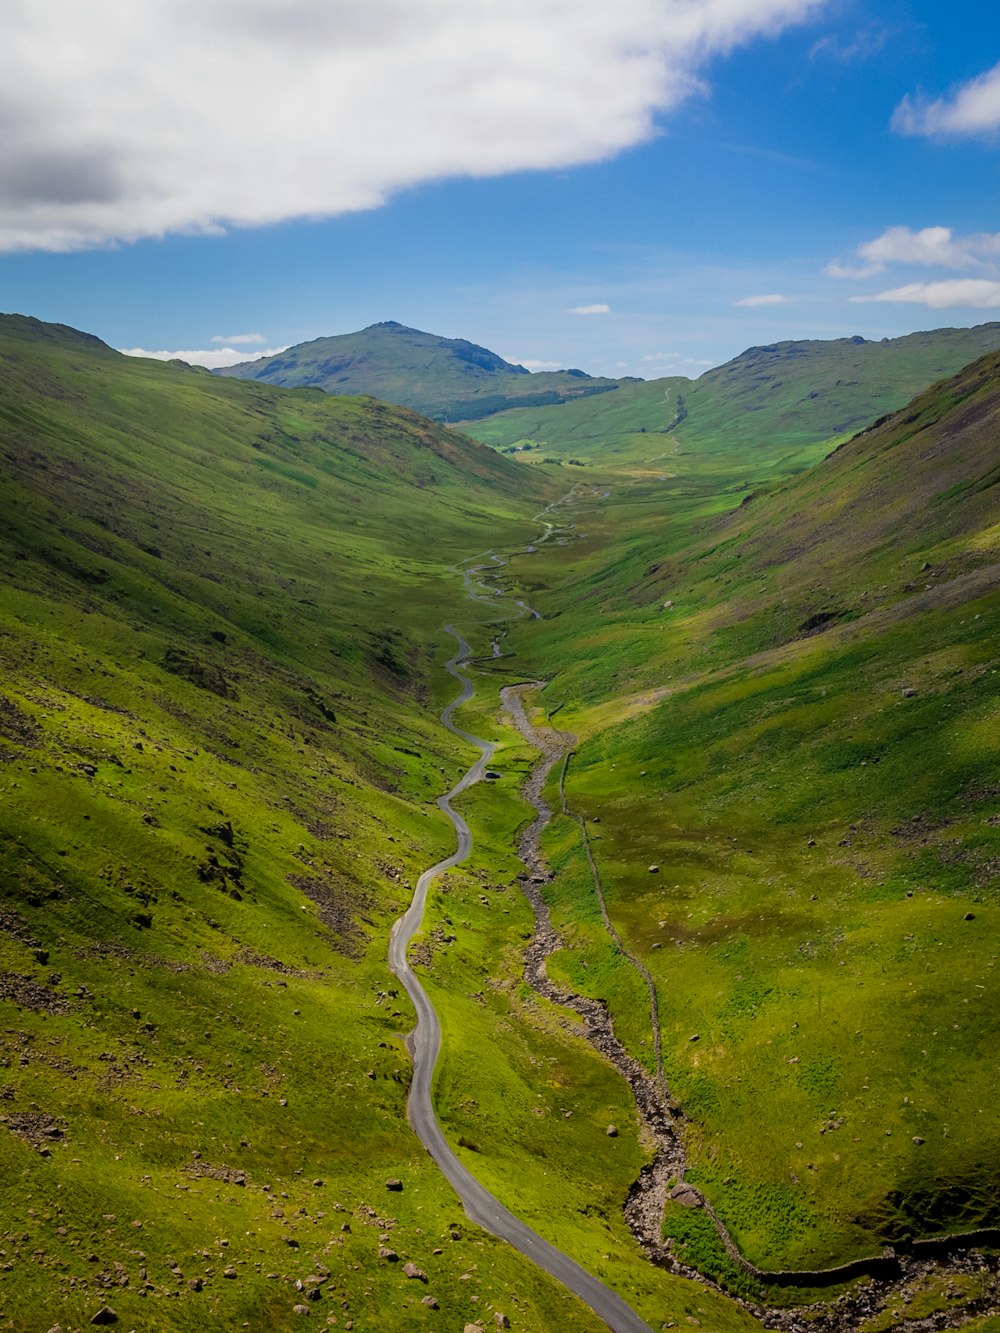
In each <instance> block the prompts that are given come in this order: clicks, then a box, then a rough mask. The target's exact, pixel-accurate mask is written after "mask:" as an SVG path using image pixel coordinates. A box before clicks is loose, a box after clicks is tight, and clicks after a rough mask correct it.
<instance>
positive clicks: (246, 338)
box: [212, 333, 267, 347]
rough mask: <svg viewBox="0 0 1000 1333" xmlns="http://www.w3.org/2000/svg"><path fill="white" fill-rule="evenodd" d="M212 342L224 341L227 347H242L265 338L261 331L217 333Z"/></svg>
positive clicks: (265, 340)
mask: <svg viewBox="0 0 1000 1333" xmlns="http://www.w3.org/2000/svg"><path fill="white" fill-rule="evenodd" d="M212 342H214V343H225V344H226V346H227V347H244V346H247V345H249V344H252V343H264V342H267V339H266V338H265V337H264V335H263V334H262V333H217V334H216V335H215V337H214V338H213V339H212Z"/></svg>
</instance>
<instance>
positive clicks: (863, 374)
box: [464, 323, 1000, 489]
mask: <svg viewBox="0 0 1000 1333" xmlns="http://www.w3.org/2000/svg"><path fill="white" fill-rule="evenodd" d="M998 346H1000V325H997V324H996V323H992V324H981V325H979V326H977V327H976V328H972V329H932V330H930V331H928V332H925V333H913V334H909V335H907V336H906V337H903V338H891V339H885V340H884V341H882V342H863V341H855V340H854V339H851V338H837V339H832V340H830V341H825V342H819V341H809V342H783V343H778V344H776V345H774V346H770V347H751V348H749V349H748V350H747V351H745V352H743V353H742V354H741V355H740V356H737V357H735V358H734V359H733V360H732V361H729V362H727V363H726V364H725V365H722V366H717V367H715V369H713V370H709V371H707V372H706V373H705V374H704V375H701V376H700V377H699V378H698V379H696V380H688V379H684V378H681V377H671V378H666V379H658V380H648V381H638V382H635V381H632V382H630V381H623V382H622V383H621V386H620V387H619V388H618V389H616V390H615V391H614V392H612V393H605V394H602V395H600V396H599V397H595V398H591V399H587V400H585V401H578V402H570V403H565V404H562V405H560V406H555V407H552V406H539V407H519V408H513V409H511V410H508V411H505V412H499V413H497V414H496V415H493V416H489V417H487V418H486V419H485V420H476V421H469V422H467V423H465V426H464V428H465V429H467V430H468V431H469V432H470V433H471V434H472V435H474V436H475V437H476V439H480V440H483V441H484V442H485V443H487V444H491V445H493V446H494V447H495V448H500V449H502V448H507V447H510V446H512V445H515V444H521V445H523V444H525V443H530V444H533V445H536V446H537V447H538V450H539V451H540V454H541V455H542V456H552V457H555V458H559V459H561V460H562V461H563V462H564V463H566V462H568V461H569V459H570V458H575V459H578V460H581V461H583V462H584V463H585V464H586V465H588V466H594V467H596V468H598V469H601V468H603V469H608V468H613V469H616V470H619V471H627V472H632V473H639V474H645V475H654V474H656V473H661V474H665V475H667V476H672V475H674V474H675V473H677V474H681V473H686V472H687V471H688V470H689V468H688V465H687V463H686V462H685V461H684V460H686V459H687V458H689V456H690V455H691V454H692V453H694V454H695V455H697V456H698V458H699V460H700V467H701V469H702V475H703V476H704V475H707V473H706V472H705V469H706V467H708V466H711V464H712V462H713V460H714V461H716V462H718V461H721V460H722V459H724V458H728V459H729V460H730V461H732V460H733V459H734V458H739V459H740V463H741V472H740V475H739V476H738V479H737V481H736V484H737V485H740V486H742V487H744V488H745V489H749V488H750V487H751V486H756V485H759V484H760V483H761V482H762V481H764V480H767V479H768V478H769V477H771V476H777V475H782V474H784V475H787V474H789V473H795V472H801V471H803V470H804V469H805V467H806V466H808V465H809V464H811V463H812V462H816V461H818V458H819V457H820V455H819V454H816V453H814V452H810V449H811V447H813V446H816V445H819V444H822V443H823V442H824V441H828V440H831V439H834V438H845V437H846V436H847V435H849V434H850V433H851V432H853V431H855V430H858V429H860V428H861V427H863V426H866V425H868V423H869V422H871V421H874V420H875V419H876V418H877V417H880V416H883V415H884V414H885V413H887V412H892V411H896V410H897V409H898V408H901V407H903V406H904V404H906V403H907V402H909V400H910V399H911V398H912V397H913V396H914V395H915V394H918V393H920V392H921V391H922V390H924V389H926V388H927V387H928V386H929V385H931V384H933V383H934V382H935V381H936V380H939V379H940V378H941V377H942V376H944V375H953V374H955V372H956V371H959V370H961V369H962V367H963V366H965V365H967V364H968V363H969V362H970V361H973V360H974V359H975V358H976V357H978V356H982V355H983V353H984V352H990V351H993V350H995V349H996V348H997V347H998ZM538 456H539V454H538V453H535V452H531V453H526V454H523V455H521V457H522V458H523V459H525V460H527V461H534V460H535V459H536V458H537V457H538Z"/></svg>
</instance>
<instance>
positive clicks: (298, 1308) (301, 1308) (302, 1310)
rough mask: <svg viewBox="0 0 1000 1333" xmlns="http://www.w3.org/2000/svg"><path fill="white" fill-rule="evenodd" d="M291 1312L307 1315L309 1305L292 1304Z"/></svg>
mask: <svg viewBox="0 0 1000 1333" xmlns="http://www.w3.org/2000/svg"><path fill="white" fill-rule="evenodd" d="M292 1313H293V1314H305V1315H307V1314H308V1313H309V1306H308V1305H293V1306H292Z"/></svg>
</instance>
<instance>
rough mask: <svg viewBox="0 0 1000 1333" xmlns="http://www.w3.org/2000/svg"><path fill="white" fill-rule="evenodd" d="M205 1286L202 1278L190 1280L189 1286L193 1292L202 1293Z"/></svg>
mask: <svg viewBox="0 0 1000 1333" xmlns="http://www.w3.org/2000/svg"><path fill="white" fill-rule="evenodd" d="M204 1285H205V1284H204V1282H202V1280H201V1278H200V1277H192V1278H188V1286H189V1287H190V1288H191V1290H192V1291H201V1289H202V1287H203V1286H204Z"/></svg>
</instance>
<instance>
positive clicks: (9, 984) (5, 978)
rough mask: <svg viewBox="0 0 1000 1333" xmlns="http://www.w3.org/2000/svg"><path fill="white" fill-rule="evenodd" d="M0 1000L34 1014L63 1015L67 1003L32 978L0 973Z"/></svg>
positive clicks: (67, 1006)
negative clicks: (7, 1001)
mask: <svg viewBox="0 0 1000 1333" xmlns="http://www.w3.org/2000/svg"><path fill="white" fill-rule="evenodd" d="M0 1000H10V1001H12V1002H13V1003H14V1004H16V1005H17V1006H18V1007H19V1008H21V1009H31V1010H32V1011H33V1012H34V1013H36V1014H65V1013H67V1012H68V1011H69V1001H68V1000H66V999H65V998H64V997H63V996H62V995H59V994H58V993H57V992H56V991H54V990H52V989H51V987H49V986H44V985H42V984H41V983H40V982H38V981H36V980H35V978H34V977H28V976H24V975H23V974H22V973H20V972H0Z"/></svg>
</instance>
